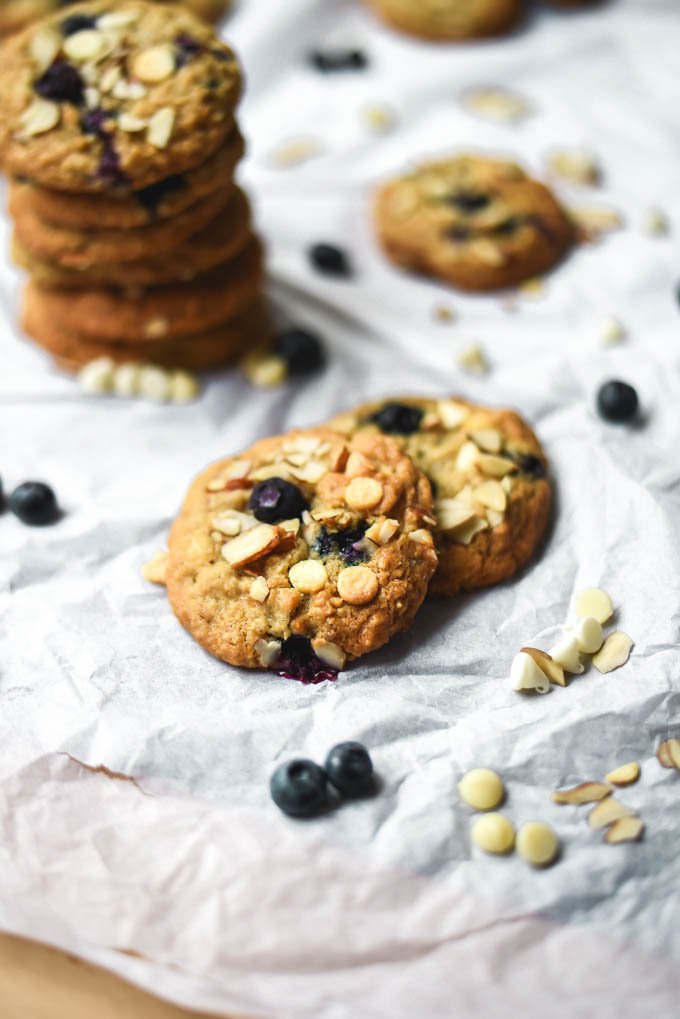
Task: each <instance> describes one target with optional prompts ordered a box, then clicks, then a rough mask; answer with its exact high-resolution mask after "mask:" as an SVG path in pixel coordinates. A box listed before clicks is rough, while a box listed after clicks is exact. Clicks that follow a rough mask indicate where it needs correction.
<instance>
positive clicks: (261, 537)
mask: <svg viewBox="0 0 680 1019" xmlns="http://www.w3.org/2000/svg"><path fill="white" fill-rule="evenodd" d="M284 534H285V532H284V531H283V530H282V529H281V528H280V527H275V526H274V525H273V524H258V525H257V526H256V527H251V528H250V529H249V530H247V531H243V533H242V534H239V535H238V536H237V537H236V538H232V539H231V541H228V542H227V543H226V544H225V545H223V546H222V555H223V557H224V558H225V559H226V561H227V562H228V563H229V565H230V566H232V567H233V568H234V569H235V570H238V569H240V568H241V567H242V566H245V565H246V564H247V563H252V562H254V561H255V560H256V559H261V558H262V557H263V556H265V555H268V554H269V553H270V552H273V551H274V549H275V548H276V547H277V546H278V545H280V544H281V539H282V538H283V536H284Z"/></svg>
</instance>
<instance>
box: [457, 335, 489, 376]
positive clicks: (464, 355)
mask: <svg viewBox="0 0 680 1019" xmlns="http://www.w3.org/2000/svg"><path fill="white" fill-rule="evenodd" d="M456 361H457V362H458V366H459V367H460V368H462V369H463V371H466V372H469V373H470V374H471V375H486V374H487V372H488V371H489V362H488V361H487V358H486V355H485V353H484V351H483V350H482V348H481V346H480V345H479V344H478V343H472V344H470V346H468V347H464V348H463V350H461V351H460V353H459V354H458V356H457V358H456Z"/></svg>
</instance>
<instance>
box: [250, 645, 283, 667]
mask: <svg viewBox="0 0 680 1019" xmlns="http://www.w3.org/2000/svg"><path fill="white" fill-rule="evenodd" d="M254 650H255V654H256V655H257V660H258V662H259V663H260V665H261V666H262V668H263V669H268V668H270V666H272V665H273V664H274V662H275V661H276V659H277V658H278V657H279V653H280V651H281V642H280V641H278V640H265V639H264V637H261V638H260V640H258V641H257V643H256V644H255V648H254Z"/></svg>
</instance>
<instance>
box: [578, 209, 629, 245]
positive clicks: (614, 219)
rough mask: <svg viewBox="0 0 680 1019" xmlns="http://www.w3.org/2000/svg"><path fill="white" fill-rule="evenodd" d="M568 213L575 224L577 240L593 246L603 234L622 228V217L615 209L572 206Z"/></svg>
mask: <svg viewBox="0 0 680 1019" xmlns="http://www.w3.org/2000/svg"><path fill="white" fill-rule="evenodd" d="M568 212H569V215H570V216H571V218H572V220H573V221H574V223H575V224H576V228H577V230H578V233H579V239H580V240H581V241H583V242H584V243H586V244H593V243H595V242H596V241H598V240H599V239H600V237H602V236H603V235H604V234H607V233H610V232H611V231H613V230H620V229H621V228H622V227H623V226H624V219H623V216H622V215H621V214H620V213H619V212H617V211H616V210H615V209H608V208H606V207H605V206H594V205H580V206H572V207H571V208H569V209H568Z"/></svg>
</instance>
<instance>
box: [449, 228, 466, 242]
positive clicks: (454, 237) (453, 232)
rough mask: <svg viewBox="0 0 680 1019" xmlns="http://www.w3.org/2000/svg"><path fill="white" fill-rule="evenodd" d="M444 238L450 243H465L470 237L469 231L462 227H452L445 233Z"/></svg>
mask: <svg viewBox="0 0 680 1019" xmlns="http://www.w3.org/2000/svg"><path fill="white" fill-rule="evenodd" d="M446 236H447V237H448V239H449V240H450V241H458V242H460V241H467V240H468V239H469V237H470V231H469V230H468V229H467V228H466V227H464V226H452V227H451V228H450V229H449V230H447V231H446Z"/></svg>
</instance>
